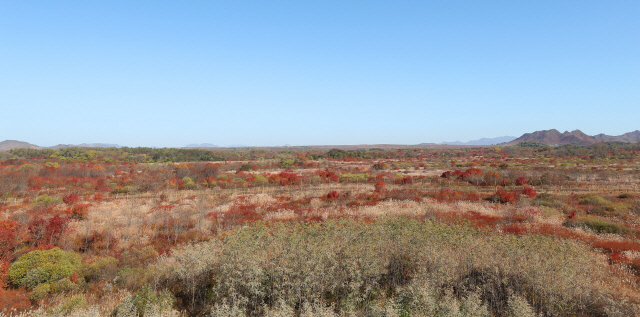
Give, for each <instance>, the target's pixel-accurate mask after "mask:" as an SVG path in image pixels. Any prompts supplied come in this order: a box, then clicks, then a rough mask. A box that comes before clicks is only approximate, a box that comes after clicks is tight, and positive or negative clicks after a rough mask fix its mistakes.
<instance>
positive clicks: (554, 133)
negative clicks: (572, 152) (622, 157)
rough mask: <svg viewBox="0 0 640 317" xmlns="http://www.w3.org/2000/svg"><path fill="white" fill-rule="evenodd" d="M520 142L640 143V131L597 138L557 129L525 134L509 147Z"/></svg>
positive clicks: (510, 143)
mask: <svg viewBox="0 0 640 317" xmlns="http://www.w3.org/2000/svg"><path fill="white" fill-rule="evenodd" d="M520 142H539V143H544V144H549V145H560V144H577V145H591V144H596V143H601V142H627V143H637V142H640V131H638V130H636V131H634V132H629V133H625V134H623V135H619V136H611V135H606V134H603V133H600V134H598V135H595V136H591V135H587V134H585V133H584V132H582V131H581V130H578V129H576V130H573V131H571V132H569V131H565V132H563V133H560V132H559V131H558V130H556V129H550V130H541V131H535V132H532V133H525V134H523V135H522V136H521V137H519V138H517V139H515V140H513V141H511V142H509V143H507V145H514V144H518V143H520Z"/></svg>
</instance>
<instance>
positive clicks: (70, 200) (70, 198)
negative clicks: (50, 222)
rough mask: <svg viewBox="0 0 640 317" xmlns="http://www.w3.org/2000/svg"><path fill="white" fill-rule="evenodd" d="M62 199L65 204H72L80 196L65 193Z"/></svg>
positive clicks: (78, 199)
mask: <svg viewBox="0 0 640 317" xmlns="http://www.w3.org/2000/svg"><path fill="white" fill-rule="evenodd" d="M62 201H64V203H65V204H67V205H73V204H75V203H77V202H78V201H80V197H78V195H74V194H69V195H66V196H64V197H62Z"/></svg>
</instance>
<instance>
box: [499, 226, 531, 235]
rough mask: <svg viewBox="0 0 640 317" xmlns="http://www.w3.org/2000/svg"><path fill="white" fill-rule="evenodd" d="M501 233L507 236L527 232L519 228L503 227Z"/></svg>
mask: <svg viewBox="0 0 640 317" xmlns="http://www.w3.org/2000/svg"><path fill="white" fill-rule="evenodd" d="M502 232H504V233H509V234H523V233H526V232H527V229H525V228H522V227H519V226H505V227H504V228H502Z"/></svg>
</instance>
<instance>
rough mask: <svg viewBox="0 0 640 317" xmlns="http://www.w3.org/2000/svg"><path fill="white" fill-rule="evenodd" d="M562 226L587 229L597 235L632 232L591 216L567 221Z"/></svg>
mask: <svg viewBox="0 0 640 317" xmlns="http://www.w3.org/2000/svg"><path fill="white" fill-rule="evenodd" d="M563 225H564V226H565V227H571V228H583V229H589V230H592V231H595V232H597V233H615V234H627V233H631V232H632V230H631V229H630V228H628V227H625V226H622V225H619V224H617V223H613V222H610V221H607V220H605V219H602V218H596V217H591V216H586V217H578V218H574V219H567V220H566V221H565V222H564V223H563Z"/></svg>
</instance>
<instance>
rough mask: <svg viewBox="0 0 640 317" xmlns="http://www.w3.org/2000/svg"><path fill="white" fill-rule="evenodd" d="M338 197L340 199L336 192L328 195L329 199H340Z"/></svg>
mask: <svg viewBox="0 0 640 317" xmlns="http://www.w3.org/2000/svg"><path fill="white" fill-rule="evenodd" d="M338 197H340V194H338V192H337V191H335V190H334V191H332V192H330V193H328V194H327V199H338Z"/></svg>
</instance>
